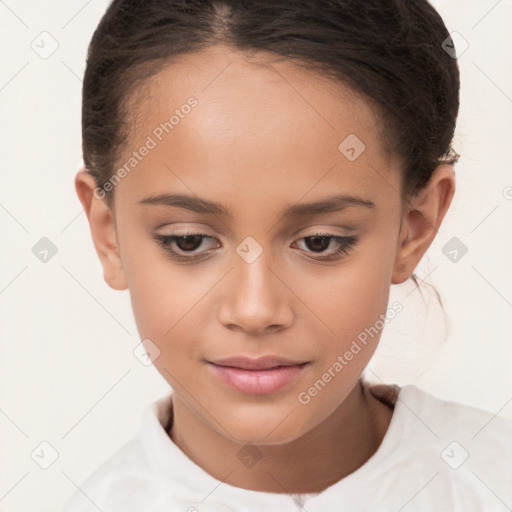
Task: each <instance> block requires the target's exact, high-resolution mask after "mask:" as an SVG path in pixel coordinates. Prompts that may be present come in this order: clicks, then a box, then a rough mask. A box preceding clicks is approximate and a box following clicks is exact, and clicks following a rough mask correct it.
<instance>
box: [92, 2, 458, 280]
mask: <svg viewBox="0 0 512 512" xmlns="http://www.w3.org/2000/svg"><path fill="white" fill-rule="evenodd" d="M448 38H449V33H448V30H447V29H446V26H445V24H444V23H443V20H442V19H441V17H440V15H439V14H438V13H437V11H436V10H435V9H434V8H433V7H432V6H431V5H430V4H429V3H428V1H427V0H364V1H358V0H258V1H248V0H113V2H112V3H111V5H110V6H109V8H108V9H107V11H106V12H105V14H104V16H103V18H102V19H101V21H100V23H99V25H98V27H97V28H96V30H95V32H94V35H93V37H92V40H91V42H90V45H89V50H88V55H87V66H86V70H85V76H84V81H83V97H82V143H83V160H84V164H85V167H86V169H87V171H88V172H89V173H90V174H91V175H92V176H94V178H95V180H96V183H97V185H98V187H101V188H103V186H104V185H105V183H106V182H107V181H109V179H110V178H111V176H112V174H113V173H114V172H115V166H116V163H117V161H118V160H119V158H120V153H121V151H122V149H123V144H124V143H126V141H127V138H128V135H129V132H130V119H131V117H130V116H131V115H132V116H133V115H134V112H133V110H134V109H133V102H130V101H129V98H130V97H131V95H132V94H134V93H135V92H136V91H137V87H138V86H140V85H144V80H146V79H147V78H149V77H150V76H152V75H154V74H156V73H157V72H158V71H159V70H160V69H161V68H162V66H164V65H166V64H169V63H170V62H172V61H173V60H174V59H176V58H177V57H179V56H180V55H183V54H186V53H189V52H194V51H200V50H201V49H204V48H207V47H208V46H211V45H214V44H224V45H227V46H229V47H231V48H234V49H237V50H239V51H243V52H257V51H263V52H267V53H268V54H269V56H270V55H274V56H275V57H276V59H277V58H287V59H293V60H294V62H296V63H297V64H298V65H302V66H305V67H306V68H308V69H310V70H315V71H317V72H320V73H322V74H324V75H325V76H329V77H331V78H335V79H337V80H339V81H340V82H341V83H344V84H346V85H348V86H350V87H351V88H352V89H353V90H355V91H356V92H357V93H360V94H362V95H363V96H364V97H365V98H366V99H367V100H368V101H369V102H370V103H371V104H372V105H375V106H377V108H378V110H379V112H380V114H381V115H380V118H381V119H380V122H381V125H382V127H383V128H382V132H383V133H382V137H383V141H384V144H385V147H386V148H387V149H388V150H389V151H392V152H393V153H394V154H395V155H397V156H398V157H399V159H400V160H401V162H402V167H403V169H402V182H401V183H402V190H401V193H402V197H407V195H409V194H415V193H417V192H418V191H419V190H421V188H422V187H424V186H425V185H426V183H427V182H428V180H429V179H430V176H431V175H432V172H433V171H434V169H435V168H436V167H437V165H439V163H440V162H442V161H446V162H448V163H452V164H453V163H455V162H456V161H457V160H458V156H459V155H458V154H457V153H456V152H455V151H454V150H453V149H452V146H451V143H452V139H453V135H454V130H455V124H456V118H457V114H458V108H459V87H460V84H459V69H458V65H457V61H456V59H454V58H453V57H452V56H451V55H449V53H447V52H446V51H445V50H444V49H443V42H444V41H446V40H447V39H448ZM130 105H132V107H131V106H130ZM104 195H105V196H106V199H107V201H108V203H109V205H110V206H112V204H113V191H108V192H107V193H104ZM412 277H413V279H414V281H415V282H416V284H417V281H416V278H415V275H414V274H413V276H412Z"/></svg>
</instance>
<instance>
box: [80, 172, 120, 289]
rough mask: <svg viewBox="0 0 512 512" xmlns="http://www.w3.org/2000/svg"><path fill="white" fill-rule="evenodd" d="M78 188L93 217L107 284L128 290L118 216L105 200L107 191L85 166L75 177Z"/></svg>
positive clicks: (93, 235) (88, 216)
mask: <svg viewBox="0 0 512 512" xmlns="http://www.w3.org/2000/svg"><path fill="white" fill-rule="evenodd" d="M75 189H76V193H77V194H78V198H79V199H80V202H81V203H82V206H83V207H84V210H85V213H86V215H87V219H88V220H89V226H90V228H91V234H92V239H93V242H94V247H95V248H96V252H97V253H98V256H99V258H100V261H101V265H102V267H103V277H104V279H105V281H106V283H107V284H108V285H109V286H110V287H111V288H113V289H114V290H126V289H127V288H128V286H127V284H126V278H125V275H124V270H123V267H122V264H121V257H120V253H119V244H118V240H117V232H116V226H115V219H114V215H113V212H112V210H111V208H110V207H109V206H108V204H107V201H106V199H104V197H105V192H104V191H103V190H101V189H100V188H98V187H97V185H96V181H95V179H94V177H93V176H91V175H90V174H89V173H88V172H87V171H85V170H84V169H81V170H80V171H78V173H77V175H76V176H75Z"/></svg>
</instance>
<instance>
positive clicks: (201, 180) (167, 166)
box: [75, 46, 455, 492]
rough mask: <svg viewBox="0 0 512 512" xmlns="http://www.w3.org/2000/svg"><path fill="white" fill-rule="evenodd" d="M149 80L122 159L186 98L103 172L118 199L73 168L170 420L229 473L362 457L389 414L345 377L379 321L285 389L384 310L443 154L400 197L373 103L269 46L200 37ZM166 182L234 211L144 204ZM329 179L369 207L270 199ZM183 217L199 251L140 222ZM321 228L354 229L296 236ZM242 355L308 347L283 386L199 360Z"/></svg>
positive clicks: (307, 468) (303, 194) (293, 480)
mask: <svg viewBox="0 0 512 512" xmlns="http://www.w3.org/2000/svg"><path fill="white" fill-rule="evenodd" d="M226 66H227V67H226ZM146 85H147V87H145V88H144V92H143V94H141V95H140V96H139V97H138V98H137V103H136V104H137V106H138V107H140V108H139V109H138V111H137V124H136V125H135V123H132V127H131V131H130V140H129V142H128V144H127V145H126V148H125V151H124V153H123V157H122V158H121V159H120V165H122V163H123V162H124V161H126V160H127V159H128V158H129V156H130V155H131V153H132V151H134V150H136V149H137V148H139V147H140V145H141V144H143V143H144V141H145V140H146V137H147V136H148V135H150V134H151V133H152V131H153V130H154V128H155V127H156V126H158V125H159V123H161V122H163V121H165V120H167V119H168V118H169V116H170V115H171V114H172V112H173V111H174V110H175V109H176V108H179V107H180V106H181V105H183V104H184V103H186V101H187V99H188V98H189V97H191V96H193V97H195V98H196V99H197V100H198V105H197V106H196V107H195V108H194V109H192V111H191V113H190V114H188V115H187V116H185V117H184V119H181V120H180V123H179V124H178V125H177V126H175V127H174V129H173V131H172V132H171V133H169V134H167V135H166V136H165V137H164V139H163V140H162V141H161V142H159V143H158V145H157V147H156V148H154V149H152V150H151V151H150V152H149V154H148V155H147V156H146V157H144V159H143V160H142V161H141V162H140V163H138V165H137V166H136V167H135V168H134V169H133V170H132V171H131V172H130V173H129V174H128V175H127V176H126V177H124V178H123V179H122V180H121V182H120V183H119V184H118V185H117V186H116V187H115V196H114V197H115V206H114V207H113V209H110V208H109V207H108V205H107V203H106V200H101V199H98V198H97V197H95V195H94V194H93V192H94V189H95V188H96V186H97V185H96V183H95V182H94V180H93V179H92V178H91V176H90V175H88V174H87V173H86V172H85V171H84V170H81V171H79V172H78V174H77V175H76V180H75V184H76V190H77V193H78V196H79V198H80V201H81V203H82V205H83V207H84V209H85V211H86V214H87V218H88V220H89V223H90V228H91V233H92V237H93V241H94V245H95V248H96V250H97V253H98V255H99V258H100V260H101V263H102V266H103V269H104V278H105V281H106V282H107V283H108V285H109V286H110V287H112V288H113V289H116V290H125V289H127V288H128V289H129V291H130V297H131V301H132V307H133V311H134V315H135V319H136V323H137V326H138V330H139V334H140V337H141V339H147V338H148V339H150V340H151V341H152V342H153V343H154V344H155V345H156V346H157V347H158V348H159V350H160V355H159V357H158V358H157V359H156V360H155V361H154V364H155V366H156V368H157V369H158V371H159V372H160V373H161V374H162V376H163V377H164V378H165V379H166V380H167V381H168V383H169V384H170V385H171V386H172V388H173V391H174V394H173V397H174V398H173V408H174V423H173V426H172V430H171V432H170V437H171V439H172V440H173V441H174V442H175V443H176V444H177V445H178V446H179V447H180V448H181V449H182V450H183V451H184V452H185V453H186V454H187V455H188V456H189V457H190V458H191V459H192V460H193V461H195V462H196V463H197V464H199V465H200V466H201V467H202V468H204V469H205V470H206V471H207V472H208V473H209V474H211V475H212V476H214V477H215V478H217V479H219V480H224V481H225V482H226V483H227V484H230V485H234V486H237V487H242V488H247V489H253V490H259V491H268V492H319V491H321V490H323V489H325V488H326V487H328V486H329V485H332V484H333V483H335V482H337V481H338V480H339V479H341V478H343V477H344V476H346V475H348V474H349V473H351V472H353V471H355V470H356V469H357V468H359V467H360V466H361V465H362V464H363V463H364V462H366V461H367V460H368V458H369V457H371V455H372V454H373V453H374V452H375V451H376V450H377V448H378V447H379V445H380V443H381V441H382V439H383V437H384V435H385V433H386V430H387V428H388V425H389V422H390V420H391V417H392V410H390V409H389V408H388V407H386V406H385V405H384V404H383V403H381V402H379V401H378V400H376V399H375V398H374V397H372V396H371V395H369V394H366V393H365V392H363V391H362V390H361V387H360V386H359V385H358V381H359V378H360V376H361V373H362V372H363V370H364V368H365V367H366V365H367V363H368V362H369V360H370V358H371V356H372V354H373V353H374V351H375V349H376V348H377V344H378V341H379V338H380V333H379V335H377V336H375V337H374V338H372V339H370V340H369V342H368V344H367V345H366V346H364V347H363V348H362V350H361V351H360V352H359V353H358V354H357V355H356V356H354V358H353V359H352V360H351V361H350V362H349V363H348V364H347V365H346V367H344V369H343V371H342V372H340V373H339V374H338V375H337V376H336V377H335V378H333V379H332V380H331V381H330V382H329V383H328V384H327V385H326V386H325V387H324V388H323V389H322V391H321V392H319V393H318V395H317V396H315V397H313V398H311V401H310V402H309V403H308V404H301V403H300V402H299V401H298V398H297V397H298V394H299V393H300V392H303V391H307V390H308V388H310V387H311V386H312V385H313V384H314V383H315V381H317V380H318V379H319V378H321V377H322V374H323V373H324V372H325V371H326V370H327V369H328V368H329V367H331V366H332V365H333V363H334V362H335V361H336V360H337V357H338V356H339V355H343V354H344V353H345V352H346V351H347V350H348V349H349V347H350V345H351V343H352V341H353V340H354V339H356V338H357V335H358V334H359V333H360V332H362V331H364V329H365V328H367V327H369V326H372V325H374V324H375V322H376V321H377V320H378V319H379V315H380V314H385V312H386V309H387V307H388V299H389V291H390V286H391V285H392V284H398V283H402V282H404V281H405V280H407V279H408V278H409V277H410V276H411V274H412V272H413V271H414V269H415V267H416V266H417V264H418V263H419V261H420V259H421V258H422V256H423V254H424V253H425V251H426V250H427V249H428V247H429V246H430V244H431V242H432V240H433V239H434V237H435V234H436V232H437V230H438V229H439V226H440V225H441V222H442V220H443V218H444V216H445V213H446V211H447V210H448V208H449V206H450V203H451V200H452V197H453V194H454V192H455V175H454V170H453V168H452V166H450V165H447V164H443V165H440V166H439V167H438V168H437V169H436V170H435V172H434V174H433V175H432V178H431V180H430V182H429V183H428V184H427V186H426V187H425V188H424V189H423V190H422V191H421V193H420V194H419V195H417V196H415V197H409V198H402V197H401V196H400V194H399V190H400V184H401V170H400V166H399V159H398V158H397V157H395V156H394V155H393V154H390V153H389V152H386V151H385V148H386V146H385V145H384V144H383V143H382V140H381V133H380V131H379V130H380V128H379V127H380V126H381V125H380V123H379V118H378V117H377V114H376V112H375V111H374V109H372V107H371V105H370V104H369V103H368V102H366V101H365V100H364V99H362V98H361V97H359V96H358V95H357V94H355V93H354V92H353V91H351V90H350V89H349V88H347V87H346V86H345V85H343V84H341V83H335V82H332V81H329V80H327V79H325V78H323V77H321V76H319V75H317V74H314V73H313V72H310V71H307V70H305V69H304V68H299V67H297V66H296V64H294V63H292V62H290V61H282V62H278V63H276V62H273V63H270V61H269V56H268V55H265V54H256V53H255V54H253V55H251V56H249V55H247V54H242V53H240V52H238V51H235V50H230V49H228V48H226V47H222V46H218V47H211V48H209V49H208V50H204V51H202V52H200V53H196V54H192V55H187V56H186V57H184V58H181V59H179V60H178V61H175V62H174V63H173V64H172V65H169V66H168V67H166V68H164V69H162V70H161V71H159V73H158V74H157V75H155V76H154V77H152V78H151V79H150V80H149V81H148V82H147V84H146ZM348 134H356V135H357V137H358V138H359V139H360V140H361V141H363V142H364V144H365V146H366V149H365V151H364V152H363V153H362V154H361V155H360V156H359V157H358V158H357V159H356V160H355V161H353V162H351V161H349V160H348V159H347V158H346V157H345V156H344V155H343V154H342V153H341V152H340V151H339V150H338V146H339V144H340V143H341V142H342V141H343V140H344V139H345V138H346V137H347V135H348ZM162 193H183V194H188V195H191V196H199V197H201V198H205V199H208V200H212V201H217V202H219V203H222V204H223V205H225V207H227V208H229V209H230V210H231V212H232V217H227V216H225V215H222V214H211V213H197V212H193V211H190V210H187V209H183V208H177V207H170V206H165V205H148V204H146V205H141V204H139V202H140V201H141V200H142V199H143V198H145V197H147V196H150V195H154V194H162ZM334 193H345V194H349V195H354V196H360V197H362V198H364V199H367V200H371V201H373V202H374V204H375V207H374V208H371V209H370V208H365V207H363V206H350V207H346V208H345V209H342V210H340V211H335V212H329V213H322V214H319V215H311V216H307V217H304V218H302V217H301V218H295V217H290V216H283V215H282V210H283V209H284V208H285V207H286V206H290V205H294V204H297V203H299V202H300V203H309V202H314V201H318V200H320V199H323V198H325V197H328V196H331V195H333V194H334ZM183 228H188V230H189V232H191V233H205V234H207V235H209V236H211V237H214V240H208V239H204V241H203V243H202V245H200V246H199V248H198V249H192V252H194V251H195V252H196V253H197V252H199V253H201V252H202V253H203V254H204V252H206V251H209V250H210V253H209V254H208V255H207V257H206V258H205V259H203V260H199V261H196V262H192V263H183V262H181V261H176V260H173V259H172V258H171V257H170V256H169V254H168V253H167V252H166V250H165V249H164V248H162V247H161V246H160V245H158V243H157V242H156V241H155V240H154V238H153V236H154V234H155V233H161V234H167V235H171V234H177V233H179V234H183ZM318 231H320V232H327V233H330V234H333V235H339V236H350V235H354V236H357V237H358V242H357V244H356V245H355V246H353V247H352V248H351V249H349V252H347V253H346V254H342V255H341V256H338V257H337V259H332V260H330V261H323V262H322V261H318V259H317V258H318V257H319V256H322V254H323V255H328V254H332V253H333V252H334V250H335V249H336V248H337V247H338V246H337V245H336V243H335V242H334V241H333V242H331V245H327V244H326V248H324V249H322V248H320V249H318V248H317V249H316V251H320V252H315V246H314V245H311V244H309V245H307V244H306V240H305V239H304V237H307V236H313V235H314V234H315V233H316V232H318ZM248 236H251V237H253V238H254V239H255V240H256V241H257V243H258V244H259V245H260V246H261V248H262V250H263V252H262V253H261V255H260V256H259V257H258V258H257V259H256V260H254V261H253V262H252V263H248V262H246V261H245V260H244V259H242V258H241V257H240V256H239V254H238V253H237V252H236V249H237V247H238V246H239V245H240V244H241V243H242V241H244V239H245V238H246V237H248ZM181 247H183V245H182V246H181ZM174 249H175V250H177V251H179V247H176V246H174ZM185 249H186V246H185ZM322 251H323V253H322ZM181 253H182V254H183V253H184V251H183V250H182V251H181ZM185 254H186V253H185ZM238 355H246V356H250V357H259V356H262V355H277V356H281V357H285V358H289V359H293V360H296V361H304V362H306V361H307V362H309V364H308V365H307V366H306V367H305V368H304V370H303V371H302V373H301V374H300V376H299V377H298V378H297V379H296V380H295V381H293V382H292V383H290V385H287V386H286V387H285V388H282V389H280V390H279V391H277V392H275V393H273V394H270V395H248V394H244V393H241V392H239V391H236V390H233V389H231V388H229V387H227V386H225V385H224V384H223V383H221V382H220V381H219V380H217V379H216V377H214V376H213V374H212V372H211V371H210V368H209V367H208V365H207V363H206V362H205V360H213V359H220V358H225V357H233V356H238ZM247 443H250V444H252V445H256V448H257V450H259V453H260V454H261V458H260V459H259V461H258V462H257V463H256V464H255V465H254V466H252V467H247V466H245V465H244V464H243V463H242V461H241V460H240V459H239V458H238V457H237V453H238V451H239V450H240V448H242V447H243V446H244V445H245V444H247ZM226 475H228V476H227V477H226Z"/></svg>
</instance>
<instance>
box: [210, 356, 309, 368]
mask: <svg viewBox="0 0 512 512" xmlns="http://www.w3.org/2000/svg"><path fill="white" fill-rule="evenodd" d="M209 362H211V363H213V364H215V365H217V366H230V367H232V368H241V369H242V370H270V369H272V368H279V367H280V366H297V365H301V364H304V363H305V361H292V360H290V359H284V358H281V357H274V356H264V357H259V358H256V359H254V358H250V357H244V356H240V357H230V358H227V359H219V360H216V361H209Z"/></svg>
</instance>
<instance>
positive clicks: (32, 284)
mask: <svg viewBox="0 0 512 512" xmlns="http://www.w3.org/2000/svg"><path fill="white" fill-rule="evenodd" d="M433 4H434V5H435V6H436V7H437V8H438V9H439V11H440V12H441V15H442V16H443V18H444V20H445V22H446V24H447V26H448V28H449V30H450V31H456V32H458V34H459V35H457V36H454V40H455V43H456V46H457V48H458V49H460V50H462V49H465V46H466V45H468V47H467V49H465V51H464V52H462V53H461V54H460V60H459V62H460V67H461V74H462V77H461V79H462V102H461V112H460V117H459V123H458V128H457V134H456V141H455V147H456V149H457V150H458V151H459V152H460V153H461V154H462V157H461V160H460V163H459V164H458V166H457V168H456V171H457V192H456V196H455V199H454V202H453V203H452V206H451V209H450V211H449V212H448V215H447V218H446V220H445V223H444V225H443V228H442V230H441V232H440V233H439V236H438V238H437V239H436V241H435V242H434V244H433V245H432V247H431V248H430V249H429V251H428V253H427V256H426V257H425V258H424V260H423V261H422V263H421V265H420V267H419V268H418V272H417V273H418V275H419V277H420V278H421V279H425V282H426V283H431V284H433V285H434V286H435V287H436V288H437V290H438V291H439V292H440V294H441V297H442V300H443V302H444V304H445V309H446V314H447V319H448V322H447V323H446V324H445V321H444V318H443V315H442V312H441V310H440V308H439V306H438V305H437V303H436V300H435V297H434V295H433V294H432V293H429V288H428V287H426V286H425V285H423V286H422V288H423V291H424V295H425V300H426V303H423V302H422V301H421V297H420V295H419V294H418V292H417V291H416V290H415V289H414V285H413V283H412V282H408V283H405V284H403V285H400V286H396V287H392V290H391V298H390V303H392V302H393V301H394V300H400V301H401V302H402V304H403V305H404V310H403V312H401V313H400V314H399V315H398V316H397V317H396V318H395V319H394V320H393V321H392V322H390V323H389V324H388V325H387V326H386V327H385V330H384V333H383V336H382V339H381V346H380V347H379V350H378V352H377V354H376V355H375V357H374V359H373V361H372V362H371V364H370V367H369V368H368V371H367V375H368V378H371V379H375V380H384V381H386V382H398V383H400V384H404V383H412V384H416V385H417V386H420V387H422V388H424V389H425V390H427V391H429V392H431V393H432V394H435V395H437V396H439V397H443V398H446V399H449V400H456V401H458V402H463V403H466V404H470V405H474V406H477V407H480V408H484V409H487V410H489V411H491V412H492V413H493V414H500V415H503V416H505V417H508V418H512V371H511V370H512V339H511V338H512V314H511V313H512V268H511V263H510V262H511V261H512V258H511V253H512V238H511V237H510V233H511V232H512V171H511V164H510V156H509V150H510V144H511V141H512V137H511V136H512V66H511V62H510V60H511V58H510V51H509V49H510V48H511V47H512V35H511V32H510V26H511V22H512V2H511V1H510V0H501V1H496V0H465V1H464V2H462V1H459V0H451V1H440V0H436V1H434V2H433ZM106 6H107V1H106V0H89V1H83V2H82V1H77V0H73V1H69V0H68V1H65V0H54V1H52V2H49V1H47V2H44V1H35V0H32V1H23V0H20V1H15V0H3V1H0V34H1V48H0V52H1V56H0V59H1V60H0V62H1V67H0V126H1V139H0V140H1V143H2V146H1V151H0V172H1V175H2V181H1V183H2V186H1V187H0V226H1V233H2V238H1V241H2V245H1V247H2V250H1V251H0V263H1V265H0V511H3V512H27V511H33V512H41V511H50V510H52V511H56V510H59V508H60V507H61V506H62V504H63V503H64V500H65V499H66V498H67V497H68V496H69V495H70V494H71V493H72V492H73V491H74V490H75V489H76V486H77V485H80V483H81V482H82V481H83V480H84V479H85V478H86V477H87V476H88V475H89V474H90V473H91V472H92V471H93V470H94V469H96V468H97V467H98V466H99V465H100V464H101V463H103V462H104V461H105V460H106V459H107V458H108V457H110V456H111V455H112V454H113V453H114V451H116V450H117V449H118V448H119V447H120V446H121V445H123V444H124V443H125V442H126V441H127V440H128V439H129V438H130V437H132V436H133V435H134V434H135V432H136V429H137V427H138V424H139V421H140V417H141V415H142V413H143V411H144V410H145V408H146V407H147V405H148V404H149V403H151V402H152V401H154V400H156V399H157V398H159V397H160V396H162V395H164V394H167V393H168V392H169V388H168V386H167V384H166V383H165V381H164V380H163V378H162V377H160V375H159V374H158V373H157V372H156V370H155V369H154V368H153V367H151V366H150V367H147V366H144V365H143V364H142V363H141V362H140V361H139V360H138V359H137V358H136V357H135V356H134V354H133V349H134V348H135V347H136V346H137V345H138V343H139V342H140V340H139V339H138V333H137V329H136V326H135V323H134V320H133V316H132V313H131V308H130V301H129V295H128V292H127V291H126V292H116V291H113V290H111V289H110V288H108V286H107V285H106V283H105V282H104V281H103V277H102V271H101V268H100V264H99V261H98V258H97V256H96V253H95V251H94V247H93V244H92V240H91V237H90V233H89V226H88V223H87V219H86V217H85V214H84V213H83V212H82V208H81V205H80V203H79V201H78V199H77V197H76V194H75V190H74V183H73V178H74V175H75V173H76V171H77V170H78V168H79V167H80V166H81V163H82V162H81V153H80V149H81V139H80V136H81V134H80V115H81V112H80V110H81V77H82V75H83V71H84V66H85V53H86V48H87V44H88V42H89V40H90V38H91V36H92V33H93V30H94V29H95V27H96V25H97V23H98V21H99V19H100V17H101V15H102V14H103V12H104V10H105V8H106ZM42 32H47V34H43V35H41V33H42ZM459 36H460V37H459ZM41 38H45V39H44V41H45V44H44V45H42V44H41V43H40V41H41ZM37 45H39V49H38V47H37ZM57 45H58V46H57ZM42 46H44V48H45V50H44V51H46V52H51V51H52V50H54V52H53V53H52V54H51V55H46V54H44V51H43V49H42V48H41V47H42ZM38 52H39V53H38ZM41 52H43V55H41ZM43 57H44V58H43ZM43 237H47V238H48V239H49V240H50V241H51V243H52V244H53V246H55V249H56V251H57V252H56V254H55V255H53V256H52V257H49V259H48V261H47V262H46V263H44V262H42V261H40V259H38V258H37V257H36V255H35V254H34V252H37V251H36V250H34V252H33V248H34V246H36V248H37V247H39V246H38V245H36V244H38V243H48V242H40V240H41V238H43ZM454 237H456V238H457V239H458V241H455V242H454V240H453V239H454ZM450 243H451V244H453V243H458V244H459V245H460V243H462V244H464V246H465V247H466V248H467V253H466V254H465V255H464V256H462V257H460V258H459V260H458V261H457V262H453V261H451V260H450V258H449V257H448V256H447V255H445V253H449V250H450V247H451V246H450V245H448V246H447V245H446V244H450ZM42 442H46V443H49V445H47V444H43V445H41V443H42ZM50 445H51V446H50ZM31 454H32V456H31ZM37 454H39V455H40V456H39V457H38V456H37ZM41 454H44V456H42V455H41ZM52 454H53V455H58V458H57V459H56V460H55V462H54V463H53V464H52V465H50V466H49V467H48V469H43V468H42V467H40V465H41V464H44V463H49V462H51V458H52ZM32 457H33V458H32ZM36 461H37V462H38V463H37V462H36Z"/></svg>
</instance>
